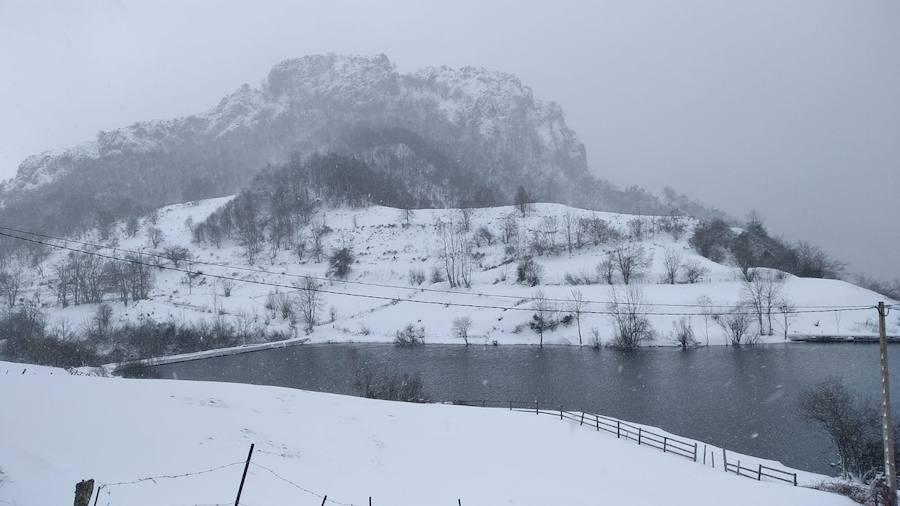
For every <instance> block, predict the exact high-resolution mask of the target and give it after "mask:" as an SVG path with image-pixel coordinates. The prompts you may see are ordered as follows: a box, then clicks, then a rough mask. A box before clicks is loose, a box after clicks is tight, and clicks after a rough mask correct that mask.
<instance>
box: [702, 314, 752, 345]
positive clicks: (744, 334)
mask: <svg viewBox="0 0 900 506" xmlns="http://www.w3.org/2000/svg"><path fill="white" fill-rule="evenodd" d="M748 311H749V309H748V308H746V307H743V306H737V307H735V308H734V309H733V310H731V311H730V312H728V313H725V314H715V315H713V321H715V322H716V324H717V325H718V326H719V328H721V329H722V330H723V331H724V332H725V336H726V337H727V338H728V340H729V341H731V344H732V345H733V346H740V345H741V344H755V342H756V340H757V338H758V336H753V335H752V334H751V333H750V329H751V327H753V318H752V317H751V315H750V314H749V313H748Z"/></svg>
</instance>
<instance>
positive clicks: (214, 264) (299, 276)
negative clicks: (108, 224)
mask: <svg viewBox="0 0 900 506" xmlns="http://www.w3.org/2000/svg"><path fill="white" fill-rule="evenodd" d="M0 230H8V231H12V232H15V233H19V234H27V235H32V236H35V237H42V238H45V239H51V240H55V241H63V242H73V243H75V244H80V245H82V246H89V247H93V248H98V249H108V250H113V252H115V251H122V252H124V253H131V254H134V255H146V256H150V257H154V258H157V259H163V260H168V261H171V258H170V257H169V256H166V255H161V254H159V253H155V252H147V251H137V250H130V249H126V248H119V247H115V246H104V245H102V244H96V243H91V242H86V241H79V240H76V239H66V238H63V237H57V236H52V235H47V234H41V233H37V232H31V231H27V230H21V229H16V228H12V227H5V226H0ZM0 235H5V236H7V237H14V238H16V239H21V240H28V239H27V238H23V237H16V236H12V235H7V234H0ZM31 242H37V243H38V244H47V243H43V242H40V241H33V240H32V241H31ZM47 245H48V246H52V247H57V246H56V245H53V244H47ZM64 249H69V248H64ZM72 251H80V252H82V253H86V254H91V252H86V251H82V250H72ZM189 262H190V263H193V264H199V265H208V266H211V267H221V268H225V269H233V270H241V271H245V272H254V273H259V274H267V275H270V276H285V277H292V278H297V279H307V278H308V279H314V280H316V281H329V282H333V283H334V282H336V283H343V284H353V285H361V286H372V287H378V288H391V289H398V290H415V291H417V292H429V293H445V294H452V295H463V296H478V297H492V298H501V299H512V300H517V301H520V300H525V301H534V300H538V297H534V296H528V295H525V296H520V295H509V294H498V293H486V292H461V291H456V290H445V289H440V288H423V287H412V286H401V285H392V284H387V283H374V282H368V281H353V280H346V279H334V278H326V277H321V276H314V275H311V274H309V275H307V274H292V273H287V272H284V273H276V272H271V271H267V270H265V269H259V268H254V267H246V266H239V265H231V264H225V263H219V262H209V261H205V260H190V261H189ZM154 267H159V268H162V267H161V266H159V265H154ZM184 272H187V271H184ZM191 273H193V272H191ZM203 274H204V275H207V276H215V275H213V274H207V273H203ZM215 277H220V278H222V279H232V280H235V281H241V282H251V281H248V280H241V279H238V278H233V277H223V276H215ZM291 288H292V289H296V287H291ZM326 293H328V292H326ZM344 295H351V294H344ZM359 295H360V296H362V295H361V294H359ZM373 297H375V296H373ZM382 298H383V299H384V300H399V299H397V298H396V297H382ZM407 300H409V299H407ZM543 300H546V301H549V302H565V303H570V302H572V300H571V299H559V298H553V297H544V298H543ZM582 302H584V303H586V304H602V305H609V304H626V305H627V303H622V302H617V301H602V300H590V299H585V300H583V301H582ZM441 304H445V303H444V302H441ZM446 304H451V305H459V304H452V303H446ZM641 305H643V306H651V307H685V308H700V309H712V308H725V309H734V308H735V307H736V305H735V304H729V305H725V304H706V305H705V304H666V303H657V302H643V303H641ZM464 306H465V307H469V306H470V305H464ZM485 307H496V306H485ZM873 307H874V306H871V305H855V306H839V305H805V306H804V305H798V306H795V308H796V309H829V310H832V309H833V310H842V311H844V310H850V309H860V310H862V309H871V308H873ZM508 309H512V308H508ZM582 312H583V313H590V312H589V311H582ZM809 312H815V311H809ZM822 312H830V311H822ZM598 313H599V314H608V313H609V312H598ZM782 313H785V312H778V314H782ZM787 313H794V311H788V312H787ZM660 314H663V313H660ZM693 314H701V315H702V314H704V313H689V314H685V315H682V316H687V315H693ZM675 316H678V315H675Z"/></svg>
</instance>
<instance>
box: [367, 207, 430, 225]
mask: <svg viewBox="0 0 900 506" xmlns="http://www.w3.org/2000/svg"><path fill="white" fill-rule="evenodd" d="M414 214H415V211H413V210H412V208H409V207H403V208H401V209H400V220H401V221H403V226H404V227H408V226H409V222H410V221H412V218H413V215H414ZM354 219H355V217H354ZM354 228H356V227H354Z"/></svg>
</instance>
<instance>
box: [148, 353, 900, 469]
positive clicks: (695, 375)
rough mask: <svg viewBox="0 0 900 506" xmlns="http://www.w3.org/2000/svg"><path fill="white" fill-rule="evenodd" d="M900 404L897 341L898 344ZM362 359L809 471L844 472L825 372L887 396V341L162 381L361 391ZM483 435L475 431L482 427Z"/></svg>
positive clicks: (339, 364)
mask: <svg viewBox="0 0 900 506" xmlns="http://www.w3.org/2000/svg"><path fill="white" fill-rule="evenodd" d="M890 357H891V367H892V371H893V372H894V374H893V376H892V378H891V387H892V391H893V392H894V398H895V399H898V400H900V394H898V393H897V392H898V391H897V387H898V385H900V381H898V378H900V346H891V347H890ZM364 364H369V366H375V367H378V366H384V367H389V368H390V369H391V370H394V371H398V372H410V373H416V372H418V373H421V375H422V378H423V379H424V382H425V386H426V389H427V391H428V394H429V395H430V396H431V398H433V399H434V400H454V399H466V400H480V399H490V400H504V401H506V400H518V401H534V400H538V401H540V403H541V405H542V406H548V407H553V408H556V407H560V406H561V407H563V408H565V409H571V410H577V411H582V410H583V411H587V412H592V413H599V414H603V415H607V416H613V417H617V418H621V419H624V420H629V421H633V422H638V423H643V424H647V425H654V426H657V427H660V428H662V429H665V430H667V431H670V432H672V433H675V434H680V435H683V436H687V437H690V438H695V439H698V440H701V441H704V442H707V443H712V444H715V445H720V446H724V447H726V448H728V449H729V450H734V451H738V452H742V453H747V454H751V455H756V456H759V457H764V458H770V459H775V460H780V461H782V462H784V463H785V464H787V465H789V466H793V467H798V468H801V469H806V470H810V471H816V472H820V473H826V474H836V472H835V471H834V469H833V468H832V467H831V465H830V463H831V462H834V460H835V459H834V454H833V451H832V449H831V444H830V442H829V439H828V437H827V436H826V435H825V434H824V432H823V431H822V430H821V429H820V428H819V427H816V426H814V425H811V424H810V423H809V422H807V421H805V420H803V419H802V418H801V417H800V415H799V412H798V409H797V396H798V394H799V392H800V391H802V390H803V389H804V388H807V387H810V386H812V385H815V384H816V383H818V382H820V381H822V380H824V379H826V378H828V377H838V378H841V379H842V380H843V381H844V383H845V384H846V385H847V386H848V387H850V388H851V389H854V390H856V391H858V392H859V393H861V394H865V395H867V396H869V397H871V398H872V399H877V398H878V396H879V395H880V394H879V392H880V386H879V378H880V376H879V374H880V372H879V357H878V346H874V345H866V344H784V345H765V346H757V347H746V348H734V347H723V346H713V347H702V348H695V349H690V350H687V351H681V350H679V349H674V348H648V349H644V350H640V351H638V352H632V353H626V352H620V351H615V350H609V349H603V350H601V351H596V350H593V349H590V348H577V347H566V346H552V347H550V346H548V347H545V348H543V349H541V348H537V347H533V346H469V347H463V346H452V345H425V346H418V347H414V348H400V347H395V346H393V345H389V344H322V345H303V346H295V347H290V348H284V349H274V350H266V351H260V352H254V353H245V354H239V355H233V356H227V357H217V358H210V359H204V360H196V361H190V362H181V363H176V364H169V365H164V366H158V367H157V370H158V372H159V373H160V374H161V375H162V376H163V377H165V378H177V379H184V380H211V381H230V382H240V383H253V384H260V385H278V386H287V387H294V388H301V389H306V390H317V391H322V392H333V393H340V394H353V393H355V392H354V388H353V381H354V375H355V372H356V370H357V369H358V368H360V367H362V366H363V365H364ZM473 430H477V427H473Z"/></svg>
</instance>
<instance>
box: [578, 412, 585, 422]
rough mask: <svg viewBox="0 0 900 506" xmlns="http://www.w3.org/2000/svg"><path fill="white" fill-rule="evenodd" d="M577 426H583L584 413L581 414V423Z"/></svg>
mask: <svg viewBox="0 0 900 506" xmlns="http://www.w3.org/2000/svg"><path fill="white" fill-rule="evenodd" d="M578 425H584V411H582V412H581V423H579V424H578Z"/></svg>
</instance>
